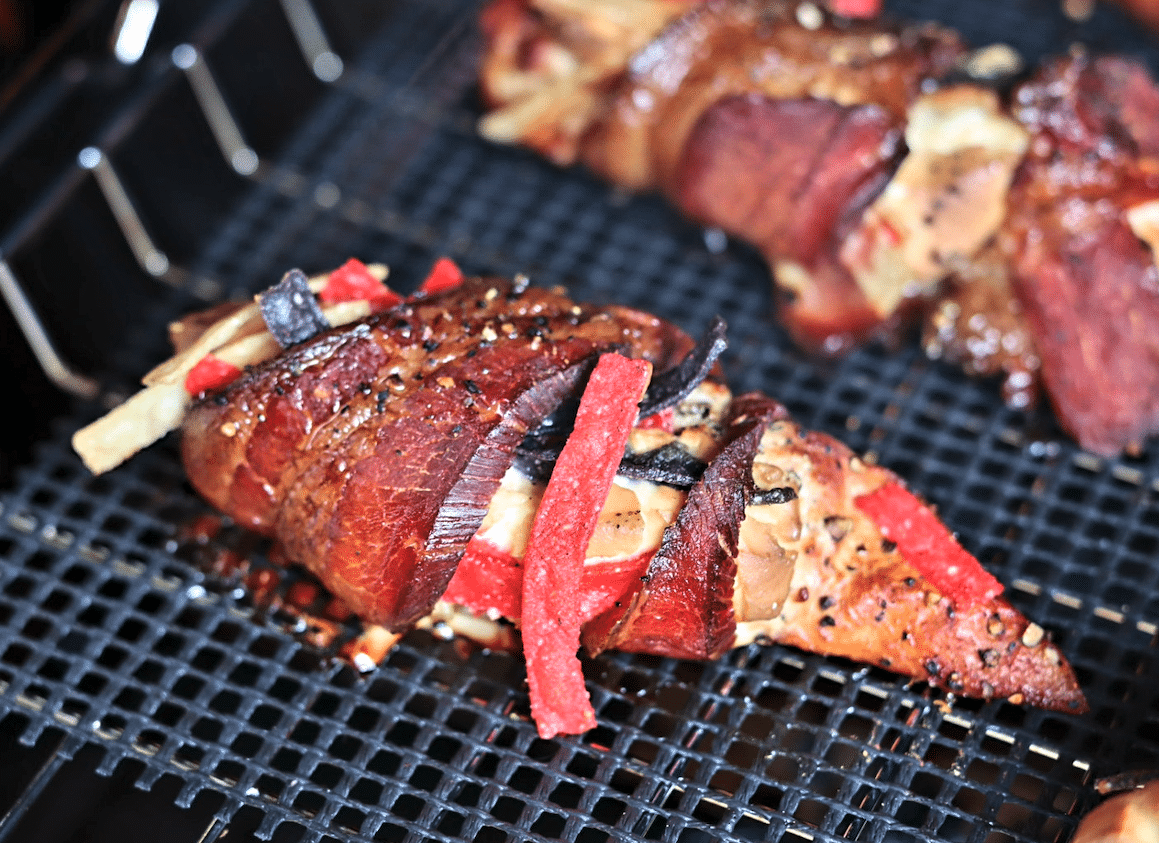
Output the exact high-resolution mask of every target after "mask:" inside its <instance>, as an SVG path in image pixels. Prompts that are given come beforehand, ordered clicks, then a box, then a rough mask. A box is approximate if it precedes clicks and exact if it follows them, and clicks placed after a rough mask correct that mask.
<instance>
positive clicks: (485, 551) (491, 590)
mask: <svg viewBox="0 0 1159 843" xmlns="http://www.w3.org/2000/svg"><path fill="white" fill-rule="evenodd" d="M522 589H523V562H522V561H521V560H520V559H517V558H516V557H514V556H512V555H511V554H510V553H508V552H507V551H505V550H501V549H500V548H498V547H496V546H495V545H493V544H491V542H489V541H487V540H486V539H481V538H479V537H478V536H475V537H474V538H473V539H471V541H470V542H468V543H467V550H466V552H465V553H464V554H463V558H462V559H461V560H460V561H459V567H458V568H456V569H455V575H454V576H453V577H451V581H450V582H449V583H448V584H447V590H446V591H444V592H443V597H442V599H443V600H448V601H450V602H451V603H458V604H459V605H460V606H466V607H467V608H468V609H470V610H471V611H472V612H475V613H477V614H481V615H483V614H487V613H489V612H497V613H499V615H500V616H502V617H505V618H507V619H508V620H513V621H517V620H519V612H520V603H521V602H522V600H521V596H522V595H521V591H522Z"/></svg>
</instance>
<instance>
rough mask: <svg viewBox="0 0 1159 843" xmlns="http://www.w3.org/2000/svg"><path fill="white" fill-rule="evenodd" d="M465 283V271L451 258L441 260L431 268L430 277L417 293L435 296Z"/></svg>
mask: <svg viewBox="0 0 1159 843" xmlns="http://www.w3.org/2000/svg"><path fill="white" fill-rule="evenodd" d="M461 283H463V270H461V269H459V266H458V264H456V263H455V262H454V261H453V260H451V259H450V258H439V259H438V260H437V261H435V265H434V266H433V267H431V272H430V275H428V276H427V277H426V280H425V281H423V283H422V284H420V285H419V288H418V290H417V291H416V292H417V293H422V294H425V295H428V296H429V295H434V294H435V293H441V292H443V291H444V290H450V289H452V288H454V287H458V286H459V285H460V284H461Z"/></svg>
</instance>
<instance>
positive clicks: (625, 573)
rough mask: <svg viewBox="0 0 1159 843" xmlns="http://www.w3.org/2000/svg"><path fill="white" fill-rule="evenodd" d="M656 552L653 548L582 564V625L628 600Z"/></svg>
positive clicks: (638, 585)
mask: <svg viewBox="0 0 1159 843" xmlns="http://www.w3.org/2000/svg"><path fill="white" fill-rule="evenodd" d="M655 555H656V548H652V549H650V550H645V551H644V552H643V553H637V554H636V555H635V556H627V557H625V558H623V559H610V560H607V561H605V562H590V563H587V564H585V565H584V576H583V584H582V585H581V587H580V610H579V614H580V619H581V626H582V625H583V624H585V623H587V622H588V621H590V620H591V619H592V618H595V617H599V616H600V615H602V614H603V613H604V612H606V611H608V610H609V609H611V608H613V607H614V606H615V605H616V603H617V601H623V600H629V599H631V593H632V592H633V591H635V590H636V589H637V588H639V587H640V577H642V576H643V575H644V574H645V573H647V571H648V563H649V562H651V561H652V557H653V556H655Z"/></svg>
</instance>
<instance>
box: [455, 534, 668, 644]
mask: <svg viewBox="0 0 1159 843" xmlns="http://www.w3.org/2000/svg"><path fill="white" fill-rule="evenodd" d="M655 553H656V550H655V548H652V549H651V550H646V551H644V552H643V553H638V554H636V555H635V556H628V557H625V558H623V559H611V560H607V561H604V562H593V563H590V564H585V565H584V571H583V583H582V585H581V586H580V612H579V614H580V622H581V624H582V623H587V622H588V621H589V620H591V619H592V618H594V617H596V616H597V615H600V614H603V613H604V612H606V611H607V610H608V609H611V608H612V607H613V606H614V605H615V604H616V601H617V600H620V599H621V598H624V597H625V595H627V594H628V593H629V592H630V591H631V590H632V588H634V587H635V586H637V585H638V584H639V582H640V576H641V575H642V574H643V573H644V572H645V571H646V570H647V569H648V563H649V562H650V561H651V560H652V556H653V555H654V554H655ZM522 591H523V560H522V559H519V558H517V557H515V556H512V555H511V554H510V553H508V552H507V551H505V550H502V549H500V548H498V547H496V546H495V545H493V544H491V542H489V541H487V540H486V539H482V538H479V537H478V536H476V537H475V538H473V539H471V542H470V544H468V545H467V552H466V553H465V554H463V559H462V561H460V562H459V567H458V568H457V569H456V570H455V575H454V576H453V577H451V582H450V583H449V584H448V585H447V590H446V591H444V592H443V597H442V599H443V600H447V601H449V602H451V603H458V604H459V605H460V606H466V607H467V608H468V609H470V610H471V611H472V612H475V613H476V614H481V615H483V614H490V613H494V614H498V615H500V616H501V617H504V618H507V619H508V620H512V621H518V620H519V617H520V613H521V611H522V608H523V607H522V602H523V599H522V598H523V594H522Z"/></svg>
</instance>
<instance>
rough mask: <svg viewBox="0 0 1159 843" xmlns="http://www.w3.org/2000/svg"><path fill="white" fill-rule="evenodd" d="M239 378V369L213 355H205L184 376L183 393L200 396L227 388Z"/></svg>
mask: <svg viewBox="0 0 1159 843" xmlns="http://www.w3.org/2000/svg"><path fill="white" fill-rule="evenodd" d="M239 377H241V369H239V368H238V367H237V366H235V365H233V364H232V363H228V362H226V361H225V360H222V359H221V358H220V357H217V356H215V355H214V354H212V353H211V354H207V355H205V356H204V357H202V358H201V359H200V360H198V361H197V363H196V365H194V367H193V368H192V369H190V370H189V374H187V375H186V376H185V391H186V392H188V393H189V394H190V395H201V393H203V392H209V391H210V390H213V389H221V388H222V387H223V386H228V385H229V384H231V383H233V382H234V381H235V380H237V379H238V378H239Z"/></svg>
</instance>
